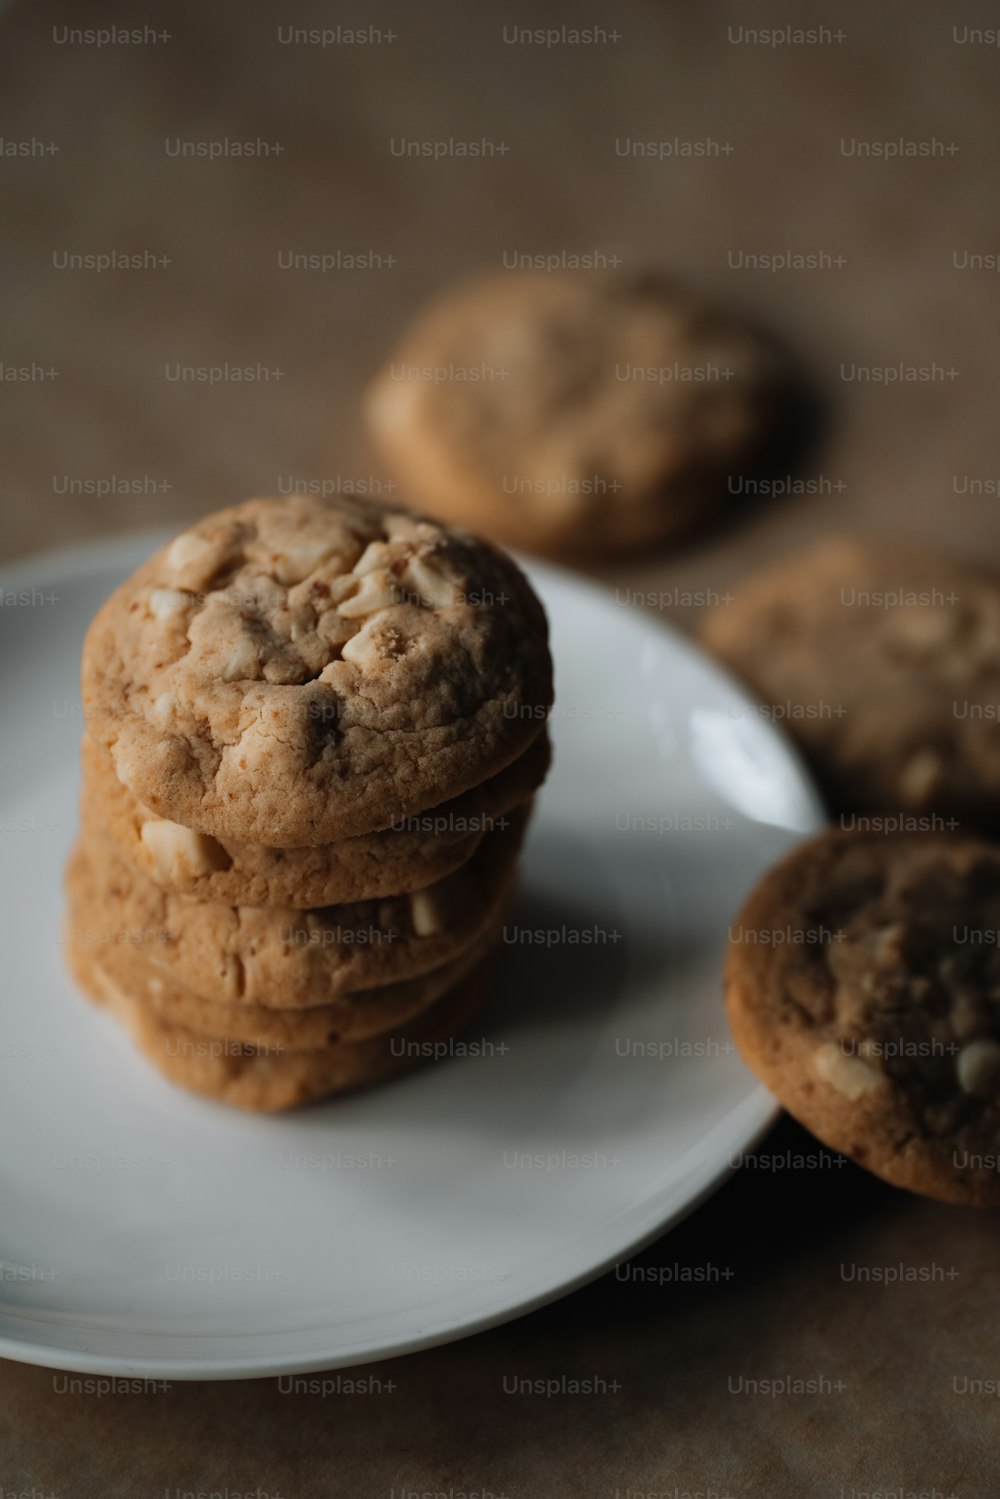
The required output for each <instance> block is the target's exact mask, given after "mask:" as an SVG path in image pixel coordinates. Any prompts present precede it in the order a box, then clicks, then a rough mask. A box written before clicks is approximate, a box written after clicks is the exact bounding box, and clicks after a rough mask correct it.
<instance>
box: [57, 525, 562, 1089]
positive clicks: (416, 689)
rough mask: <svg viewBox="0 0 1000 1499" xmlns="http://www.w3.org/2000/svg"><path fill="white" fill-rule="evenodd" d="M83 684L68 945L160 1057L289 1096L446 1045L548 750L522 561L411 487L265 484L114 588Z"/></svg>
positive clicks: (497, 919) (360, 1077)
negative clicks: (426, 508)
mask: <svg viewBox="0 0 1000 1499" xmlns="http://www.w3.org/2000/svg"><path fill="white" fill-rule="evenodd" d="M83 694H84V714H85V718H86V722H87V730H88V732H87V735H86V736H85V738H84V742H83V771H84V781H83V799H82V824H83V833H82V837H81V839H80V842H79V843H78V845H77V847H76V849H75V850H74V852H73V854H72V857H71V860H70V864H69V868H68V873H67V887H68V895H69V913H70V915H69V933H68V951H69V952H70V955H71V963H72V967H73V971H74V973H75V975H76V977H77V979H78V981H79V982H80V983H81V985H82V986H83V987H84V988H85V989H86V990H87V992H88V993H89V994H90V995H91V996H92V997H93V998H94V999H96V1000H97V1001H99V1002H100V1003H102V1004H104V1005H106V1006H107V1007H108V1008H109V1009H111V1010H112V1011H113V1012H114V1014H115V1015H116V1016H117V1017H118V1018H119V1019H120V1020H121V1021H122V1022H123V1023H124V1024H125V1026H126V1027H127V1028H128V1030H129V1031H130V1033H131V1034H132V1036H133V1038H134V1040H135V1042H136V1043H137V1045H138V1046H139V1048H140V1049H141V1050H142V1051H143V1052H144V1053H145V1054H146V1055H147V1056H148V1058H149V1059H150V1060H151V1061H152V1062H153V1064H154V1065H155V1066H156V1067H157V1068H158V1069H159V1070H160V1071H161V1072H163V1073H165V1074H166V1075H167V1076H168V1077H170V1078H171V1079H172V1080H174V1081H175V1082H177V1083H179V1084H181V1085H182V1086H185V1087H188V1088H190V1089H192V1090H194V1091H195V1092H199V1093H203V1094H206V1095H208V1096H210V1097H214V1098H219V1099H222V1100H224V1101H225V1102H227V1103H231V1104H235V1105H238V1106H241V1107H245V1108H251V1109H283V1108H289V1107H293V1106H295V1105H297V1104H301V1103H305V1102H308V1101H309V1100H312V1099H316V1098H320V1097H323V1096H325V1095H327V1094H330V1093H333V1092H337V1091H339V1090H342V1089H344V1088H348V1087H354V1086H357V1085H359V1084H362V1083H367V1082H371V1081H374V1080H375V1079H376V1078H379V1077H381V1076H383V1075H385V1074H386V1073H388V1072H390V1071H393V1070H396V1069H397V1068H399V1067H401V1066H404V1065H406V1064H407V1062H410V1061H413V1060H415V1059H418V1058H419V1057H421V1056H425V1055H427V1054H428V1053H431V1052H434V1053H437V1054H439V1053H440V1045H439V1043H441V1042H442V1041H447V1040H448V1039H450V1038H451V1037H453V1036H454V1035H455V1034H456V1032H457V1031H458V1030H459V1029H460V1028H461V1027H462V1025H463V1024H464V1023H465V1022H466V1020H467V1019H468V1018H469V1016H470V1015H471V1014H472V1012H473V1011H474V1008H475V1006H476V1003H477V1001H478V999H479V997H480V995H481V993H482V990H483V984H484V975H485V972H486V970H487V968H488V963H489V954H490V951H491V947H492V945H493V944H494V942H495V941H496V938H497V935H498V930H499V927H500V925H501V924H502V921H503V918H504V914H505V912H506V910H507V908H508V905H509V902H510V899H511V895H512V892H513V888H514V884H515V880H516V872H517V863H518V856H519V852H520V848H521V843H522V840H523V836H524V831H525V827H526V824H527V820H528V816H529V814H530V809H531V802H532V797H533V795H534V792H535V791H536V790H537V788H538V786H539V785H540V784H541V782H542V780H543V779H544V776H545V773H546V770H547V768H548V761H549V746H548V739H547V735H546V729H545V723H546V717H547V714H548V710H549V708H550V706H551V701H552V673H551V661H550V657H549V651H548V642H547V627H546V621H545V616H544V613H543V611H542V608H541V605H540V604H539V602H538V600H537V598H536V597H535V595H534V594H533V592H532V590H531V588H530V586H529V585H528V583H527V581H526V580H525V578H524V577H523V575H522V574H521V572H520V571H519V569H518V568H517V567H516V566H515V565H514V564H513V563H512V562H511V561H510V560H509V559H508V558H507V557H505V556H504V555H503V554H501V553H499V552H498V551H496V550H495V549H494V548H492V547H491V546H489V545H488V544H486V543H484V542H480V541H478V540H477V539H475V538H474V537H472V536H469V535H466V534H465V533H462V532H458V531H454V530H451V529H449V528H447V527H445V526H442V525H440V524H438V523H435V522H431V521H428V520H425V519H423V518H421V517H420V516H417V515H415V514H413V513H411V512H409V511H390V510H386V509H383V508H382V507H379V506H377V505H373V504H369V503H365V502H361V501H357V500H354V499H334V500H320V499H317V498H312V497H294V498H291V499H282V500H279V499H264V500H251V501H248V502H247V503H245V504H243V505H238V506H234V507H233V508H231V509H229V510H224V511H221V512H219V513H218V514H216V515H213V516H209V517H208V518H206V519H205V520H203V521H201V522H199V523H198V524H197V525H195V526H194V527H192V528H191V529H190V530H188V531H186V532H184V533H183V534H182V535H180V536H178V537H177V538H176V539H175V540H174V541H173V542H171V543H170V544H169V545H168V546H166V547H164V548H163V549H162V550H161V551H159V552H158V553H156V555H155V556H153V557H152V558H151V559H150V560H149V561H148V562H146V563H145V564H144V565H143V566H142V567H141V568H139V570H138V571H137V572H136V573H135V574H134V575H133V576H132V577H131V578H130V579H129V580H128V581H127V582H126V583H124V584H123V585H122V587H120V588H119V589H118V590H117V591H116V592H115V593H114V594H113V595H112V597H111V598H110V599H109V600H108V601H107V603H106V604H105V605H104V606H103V608H102V609H101V610H100V612H99V614H98V615H97V617H96V619H95V620H94V622H93V624H92V626H91V628H90V631H89V632H88V635H87V639H86V643H85V646H84V655H83Z"/></svg>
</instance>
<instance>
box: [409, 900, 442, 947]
mask: <svg viewBox="0 0 1000 1499" xmlns="http://www.w3.org/2000/svg"><path fill="white" fill-rule="evenodd" d="M410 920H411V922H412V923H413V930H414V932H415V933H416V934H417V936H418V937H432V936H433V935H434V933H435V932H439V931H441V929H442V927H443V926H444V912H443V911H442V909H441V902H440V901H439V900H438V899H437V898H436V896H435V895H434V893H433V891H431V890H417V891H415V892H414V894H413V895H411V896H410Z"/></svg>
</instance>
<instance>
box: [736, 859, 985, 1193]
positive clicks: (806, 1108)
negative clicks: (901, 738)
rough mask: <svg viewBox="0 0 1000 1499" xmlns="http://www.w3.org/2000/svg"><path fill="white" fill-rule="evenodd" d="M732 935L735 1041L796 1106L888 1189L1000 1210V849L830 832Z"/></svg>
mask: <svg viewBox="0 0 1000 1499" xmlns="http://www.w3.org/2000/svg"><path fill="white" fill-rule="evenodd" d="M729 935H730V940H729V948H728V956H727V963H726V1006H727V1011H728V1015H729V1023H730V1026H731V1029H732V1033H733V1037H734V1039H735V1041H736V1044H737V1046H738V1048H739V1050H740V1052H741V1053H742V1055H743V1057H744V1059H745V1061H746V1062H747V1063H748V1065H749V1066H750V1067H751V1068H752V1070H753V1071H754V1072H755V1073H756V1074H757V1076H758V1077H759V1078H760V1079H761V1081H762V1082H763V1083H765V1084H766V1086H767V1087H768V1088H770V1090H771V1091H772V1093H774V1094H775V1095H776V1096H777V1097H778V1098H779V1099H780V1101H781V1102H782V1104H784V1106H785V1108H787V1109H788V1110H789V1112H790V1113H791V1114H794V1115H795V1117H796V1118H797V1119H798V1120H800V1122H801V1123H802V1124H804V1125H805V1126H806V1128H807V1129H809V1130H811V1131H812V1132H813V1134H815V1135H817V1136H818V1137H819V1139H820V1140H822V1141H823V1142H824V1143H825V1144H827V1145H829V1146H831V1147H832V1148H833V1149H835V1150H839V1151H842V1152H843V1153H844V1154H845V1155H847V1156H850V1157H851V1159H852V1160H855V1161H857V1162H858V1163H859V1164H860V1165H862V1166H865V1167H866V1168H867V1169H868V1170H870V1171H873V1172H874V1173H875V1174H876V1175H877V1176H880V1177H883V1178H884V1179H885V1180H886V1181H888V1182H892V1183H894V1184H895V1185H896V1186H900V1187H907V1188H909V1189H910V1190H911V1191H914V1192H921V1193H924V1194H926V1195H927V1196H929V1197H936V1198H939V1199H941V1200H942V1201H945V1202H965V1203H977V1204H981V1205H987V1204H988V1205H1000V849H998V848H997V847H995V846H994V845H992V844H989V843H986V842H980V841H978V840H976V839H974V838H970V837H965V836H954V837H953V836H950V835H907V834H895V835H889V836H887V835H885V834H879V833H864V834H855V833H844V832H839V831H838V832H829V833H827V834H824V835H823V836H821V837H819V838H817V839H815V840H813V841H811V842H810V843H807V844H806V845H805V846H803V847H802V848H799V849H798V850H796V852H794V853H793V854H792V855H791V856H790V857H789V858H787V859H785V861H784V862H783V863H781V864H779V865H778V866H777V868H776V869H774V870H772V871H771V873H769V874H768V875H766V876H765V878H764V879H763V880H762V881H761V882H760V884H759V885H758V886H757V888H756V889H755V890H754V892H753V894H752V895H751V896H750V899H749V900H748V902H747V904H746V906H745V907H744V909H743V911H742V912H741V914H740V916H739V917H738V919H737V921H736V923H735V924H734V925H733V926H732V927H731V928H730V934H729Z"/></svg>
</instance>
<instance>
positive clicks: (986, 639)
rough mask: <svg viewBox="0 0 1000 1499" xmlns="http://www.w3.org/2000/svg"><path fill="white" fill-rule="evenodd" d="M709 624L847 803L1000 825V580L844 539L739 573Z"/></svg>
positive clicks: (710, 634) (708, 631) (837, 799)
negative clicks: (744, 576)
mask: <svg viewBox="0 0 1000 1499" xmlns="http://www.w3.org/2000/svg"><path fill="white" fill-rule="evenodd" d="M701 633H702V640H703V641H704V643H705V645H707V646H708V648H709V650H711V651H713V652H714V653H715V654H716V655H717V656H719V657H721V659H722V660H723V661H724V662H725V663H726V664H727V665H728V666H730V667H731V668H732V669H733V670H734V671H736V672H737V673H738V674H739V675H740V676H741V677H742V678H743V679H744V680H745V681H746V682H747V683H748V684H749V685H750V686H751V687H752V688H753V690H754V691H755V692H756V693H757V694H758V695H759V696H760V697H761V698H762V699H763V702H764V704H765V705H766V710H765V711H768V712H770V713H772V714H773V715H774V716H778V715H779V714H780V717H781V724H782V727H783V728H785V729H786V730H787V731H788V733H789V734H791V736H792V737H793V738H794V739H795V740H796V741H797V742H798V744H799V746H800V748H801V749H802V751H803V753H804V754H805V756H806V758H807V759H808V761H809V763H810V766H811V768H812V769H813V771H814V772H815V774H816V776H817V779H818V780H819V782H820V784H821V787H822V789H823V790H824V792H825V793H826V796H827V799H828V801H829V803H830V805H831V808H832V810H834V811H835V812H840V813H848V812H849V813H864V814H871V813H875V814H882V813H904V814H908V815H909V816H910V817H911V818H920V817H924V818H927V817H929V816H930V815H931V814H938V815H939V816H940V817H941V818H942V819H948V820H950V819H956V820H957V821H958V822H960V823H963V824H966V825H967V826H968V827H970V828H972V829H975V828H977V827H983V828H985V829H990V830H996V829H997V828H1000V753H998V748H1000V587H998V585H997V584H996V583H995V582H994V581H993V580H992V579H990V578H986V577H983V576H981V575H980V574H978V573H977V572H976V571H975V570H974V569H972V568H968V567H963V566H962V565H960V564H958V563H955V562H950V561H948V560H946V559H942V558H940V557H936V556H933V555H929V554H923V553H919V552H915V551H908V550H907V549H905V548H899V547H896V546H890V545H879V544H876V543H871V542H860V541H858V542H855V541H851V540H847V539H841V538H834V539H831V540H828V541H826V542H823V543H821V544H820V545H819V546H817V547H814V548H810V549H809V550H807V551H806V552H804V553H802V554H800V555H796V556H793V557H790V558H788V559H786V560H784V561H782V562H780V563H778V564H777V565H775V566H774V567H770V568H767V569H765V570H764V571H762V572H761V573H759V574H757V575H756V576H753V577H751V578H750V579H748V580H747V581H746V582H745V583H744V584H742V585H738V586H737V587H736V589H735V596H734V598H733V601H732V602H731V603H730V604H728V605H720V606H718V607H717V608H716V609H715V610H714V611H713V612H712V614H710V615H709V616H708V618H707V620H706V622H705V623H704V625H703V627H702V632H701ZM934 827H935V824H934V823H933V822H925V823H924V824H920V823H919V822H918V823H916V824H912V823H907V824H904V825H903V830H909V831H913V832H920V831H933V830H934Z"/></svg>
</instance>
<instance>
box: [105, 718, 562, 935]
mask: <svg viewBox="0 0 1000 1499" xmlns="http://www.w3.org/2000/svg"><path fill="white" fill-rule="evenodd" d="M82 753H83V772H84V777H83V790H82V794H81V813H82V820H83V826H84V829H85V831H86V832H88V833H89V834H96V833H98V832H99V831H101V830H102V829H105V830H106V831H107V832H108V834H109V835H110V836H111V838H112V839H113V840H114V842H115V843H116V844H117V846H118V848H119V849H120V850H121V852H122V853H123V854H124V855H125V857H126V858H127V859H128V860H129V862H130V863H132V864H134V865H135V867H136V868H137V869H139V870H140V871H141V872H142V873H143V874H145V875H146V876H147V878H149V879H150V880H152V881H153V883H154V884H156V885H159V886H160V888H161V889H162V890H168V891H171V892H173V893H174V894H177V895H188V896H193V897H196V898H198V899H199V900H209V901H221V902H222V903H223V904H225V905H233V906H291V907H294V908H295V909H297V910H298V909H301V910H306V909H309V908H312V907H316V906H329V905H339V904H343V903H347V902H352V901H359V900H373V899H381V898H382V897H384V896H387V895H401V894H404V893H407V894H408V893H411V892H412V891H415V890H422V889H424V888H425V886H427V885H431V884H434V883H435V882H436V881H437V880H441V879H444V878H445V876H446V875H449V874H451V873H453V871H454V870H456V869H458V868H459V867H460V866H461V865H462V864H465V863H466V862H467V861H468V860H469V859H471V857H472V855H473V854H474V853H475V851H476V849H477V848H478V847H479V844H480V843H481V842H482V839H483V837H484V836H485V835H486V834H487V833H489V832H493V831H496V830H497V829H499V830H501V831H502V830H503V829H504V828H505V827H506V825H507V823H508V822H509V816H508V814H509V813H511V812H512V811H513V810H514V808H516V807H520V806H523V805H524V804H525V803H526V802H527V801H529V800H530V798H531V796H532V794H533V793H534V792H535V790H536V789H537V787H538V786H539V785H540V784H541V782H542V780H543V779H544V777H545V774H546V771H547V770H548V766H549V760H550V748H549V742H548V735H547V734H546V733H545V731H544V730H543V731H542V733H541V734H540V735H539V736H538V738H537V739H536V740H535V741H534V743H533V744H531V745H530V746H529V748H528V749H527V750H526V751H525V752H524V754H523V755H519V756H518V758H517V759H516V760H514V761H512V762H511V764H510V765H508V766H506V768H505V769H504V770H502V771H501V772H500V773H499V775H496V776H491V777H490V779H489V780H488V781H484V782H483V783H482V785H480V786H475V787H473V788H472V790H471V791H467V792H466V793H465V794H464V795H462V796H459V797H455V798H454V799H453V800H452V801H450V802H445V803H443V804H441V805H439V806H437V807H430V808H428V809H427V811H426V812H422V813H418V814H416V815H415V816H412V817H408V818H406V819H401V820H400V822H399V824H397V825H395V826H393V827H391V828H388V829H386V830H385V831H384V832H380V833H368V834H361V835H359V836H358V837H355V838H345V839H342V840H341V841H340V842H338V843H332V844H322V845H318V846H316V847H308V848H288V849H283V848H267V847H265V846H264V845H262V844H255V843H239V842H237V841H235V840H234V839H218V838H213V837H211V836H210V835H209V834H206V833H196V832H194V831H193V829H190V828H185V827H183V826H182V825H181V824H179V823H174V822H170V821H168V820H166V819H164V818H160V817H157V815H156V814H155V813H154V812H151V811H149V809H148V808H146V807H144V806H143V805H142V803H141V802H140V801H139V800H138V798H137V797H135V796H133V795H132V793H131V792H130V791H129V789H128V787H127V786H124V785H123V784H122V783H121V781H119V780H118V777H117V776H116V775H115V771H114V764H113V762H112V760H111V757H110V755H109V754H108V753H107V751H106V750H103V749H101V748H100V746H98V745H96V744H95V743H94V742H93V740H92V739H90V737H89V736H87V735H85V736H84V740H83V746H82Z"/></svg>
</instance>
